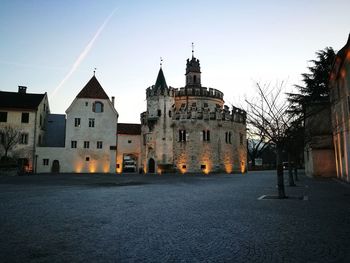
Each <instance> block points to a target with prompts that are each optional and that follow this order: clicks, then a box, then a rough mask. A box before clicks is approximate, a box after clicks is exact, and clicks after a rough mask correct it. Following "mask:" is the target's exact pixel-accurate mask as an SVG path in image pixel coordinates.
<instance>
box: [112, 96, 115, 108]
mask: <svg viewBox="0 0 350 263" xmlns="http://www.w3.org/2000/svg"><path fill="white" fill-rule="evenodd" d="M114 99H115V98H114V96H112V105H113V107H114Z"/></svg>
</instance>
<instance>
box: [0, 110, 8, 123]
mask: <svg viewBox="0 0 350 263" xmlns="http://www.w3.org/2000/svg"><path fill="white" fill-rule="evenodd" d="M0 122H7V112H4V111H2V112H0Z"/></svg>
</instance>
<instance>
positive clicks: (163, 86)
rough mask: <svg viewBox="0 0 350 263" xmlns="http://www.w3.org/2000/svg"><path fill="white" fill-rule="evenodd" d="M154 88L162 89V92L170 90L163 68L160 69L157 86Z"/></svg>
mask: <svg viewBox="0 0 350 263" xmlns="http://www.w3.org/2000/svg"><path fill="white" fill-rule="evenodd" d="M154 88H155V90H158V89H160V90H161V91H164V90H166V89H168V85H167V84H166V81H165V77H164V73H163V70H162V68H160V69H159V73H158V77H157V80H156V84H155V85H154Z"/></svg>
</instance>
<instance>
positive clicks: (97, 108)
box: [92, 101, 103, 113]
mask: <svg viewBox="0 0 350 263" xmlns="http://www.w3.org/2000/svg"><path fill="white" fill-rule="evenodd" d="M92 111H93V112H96V113H100V112H103V103H102V102H100V101H95V102H94V103H93V104H92Z"/></svg>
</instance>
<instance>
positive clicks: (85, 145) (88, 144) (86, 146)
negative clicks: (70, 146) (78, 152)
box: [84, 141, 90, 149]
mask: <svg viewBox="0 0 350 263" xmlns="http://www.w3.org/2000/svg"><path fill="white" fill-rule="evenodd" d="M84 148H85V149H88V148H90V142H89V141H84Z"/></svg>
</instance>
